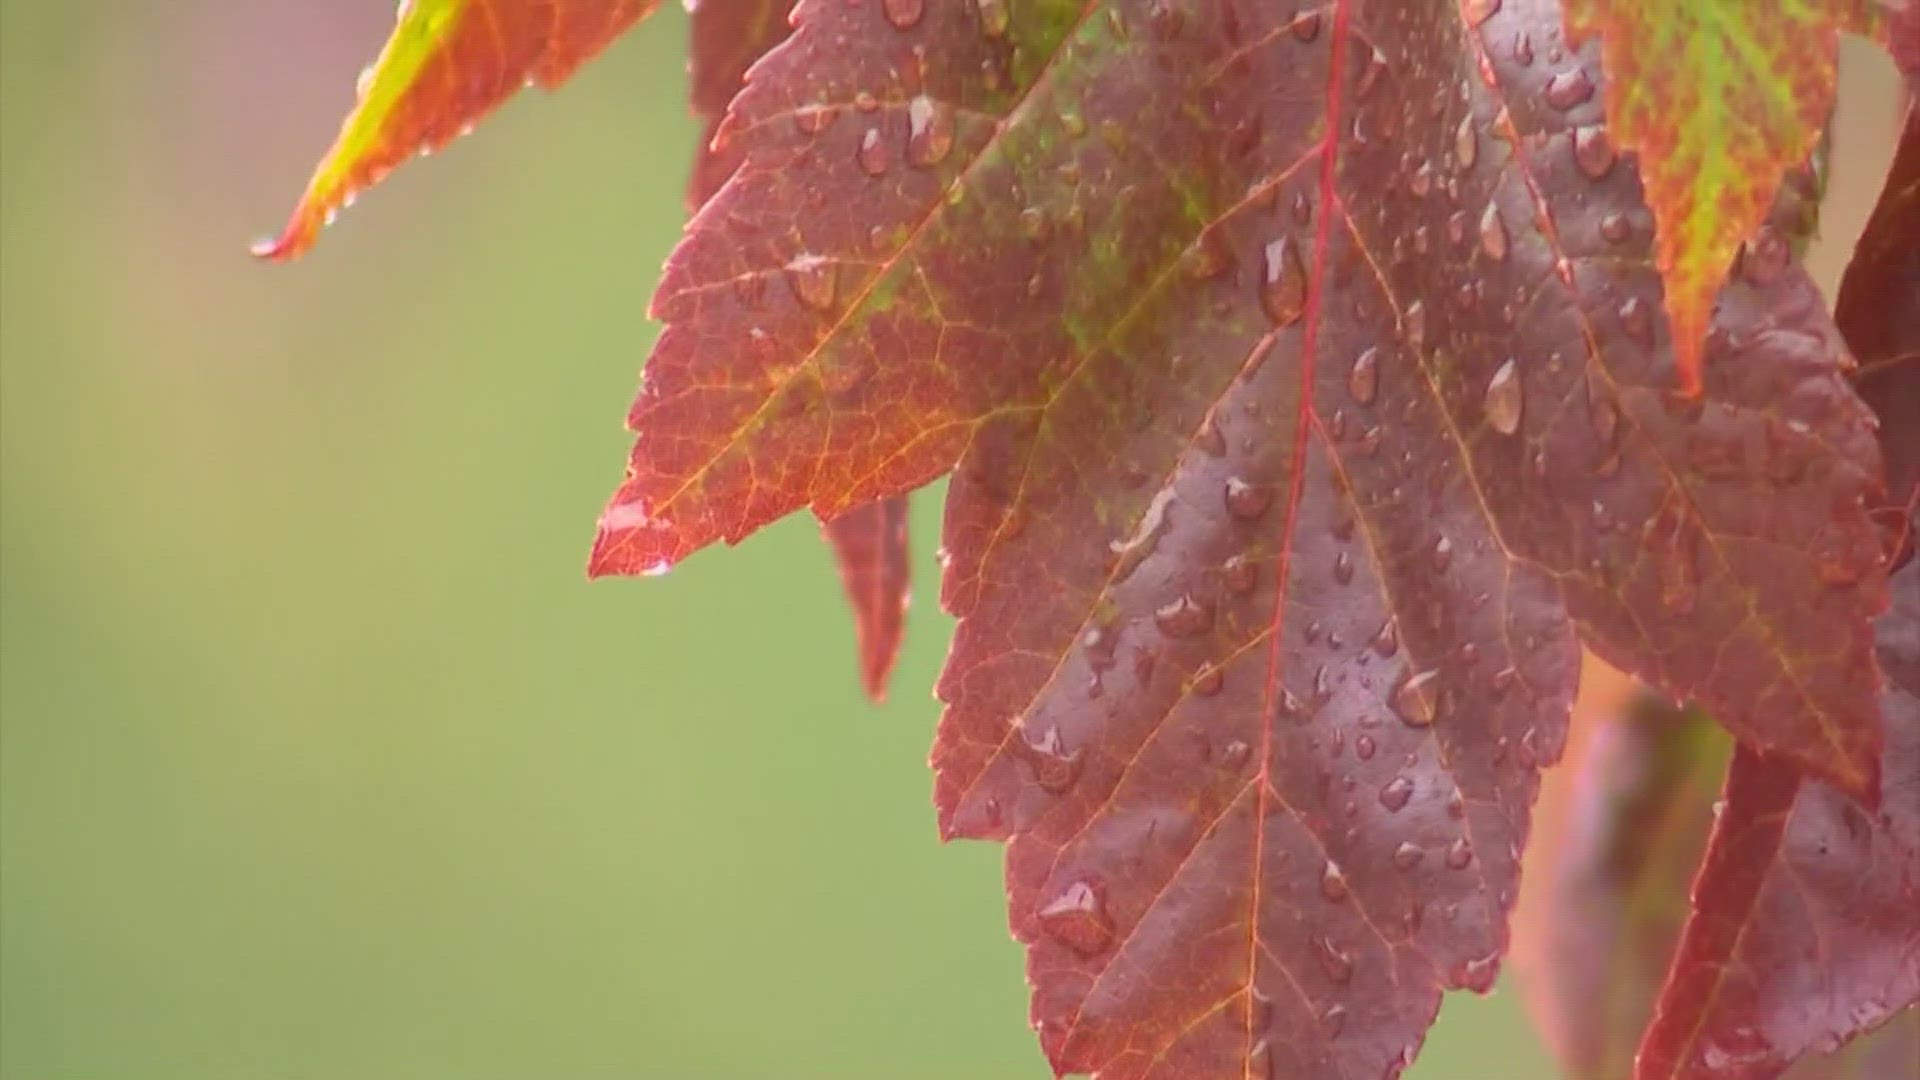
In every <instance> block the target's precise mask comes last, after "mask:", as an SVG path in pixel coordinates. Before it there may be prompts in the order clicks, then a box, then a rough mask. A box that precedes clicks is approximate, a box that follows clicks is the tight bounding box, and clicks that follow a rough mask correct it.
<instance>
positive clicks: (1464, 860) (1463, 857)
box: [1447, 837, 1473, 870]
mask: <svg viewBox="0 0 1920 1080" xmlns="http://www.w3.org/2000/svg"><path fill="white" fill-rule="evenodd" d="M1471 865H1473V845H1471V844H1469V843H1467V841H1466V838H1465V837H1462V838H1461V839H1458V840H1455V841H1454V842H1453V843H1451V844H1448V845H1447V869H1449V870H1465V869H1466V868H1467V867H1469V866H1471Z"/></svg>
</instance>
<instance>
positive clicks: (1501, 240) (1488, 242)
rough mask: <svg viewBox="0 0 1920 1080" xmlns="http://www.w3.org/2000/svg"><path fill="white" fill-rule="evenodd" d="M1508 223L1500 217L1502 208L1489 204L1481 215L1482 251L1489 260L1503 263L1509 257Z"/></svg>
mask: <svg viewBox="0 0 1920 1080" xmlns="http://www.w3.org/2000/svg"><path fill="white" fill-rule="evenodd" d="M1507 248H1508V243H1507V222H1506V219H1505V218H1502V217H1501V216H1500V207H1499V206H1498V205H1497V204H1494V203H1488V204H1487V209H1486V211H1485V212H1484V213H1482V214H1481V215H1480V250H1481V251H1484V252H1486V253H1487V258H1489V259H1492V260H1493V261H1494V262H1502V261H1504V260H1505V259H1506V257H1507Z"/></svg>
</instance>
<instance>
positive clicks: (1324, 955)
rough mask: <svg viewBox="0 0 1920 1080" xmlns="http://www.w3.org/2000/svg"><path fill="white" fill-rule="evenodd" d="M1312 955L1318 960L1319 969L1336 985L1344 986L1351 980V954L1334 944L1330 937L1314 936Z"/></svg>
mask: <svg viewBox="0 0 1920 1080" xmlns="http://www.w3.org/2000/svg"><path fill="white" fill-rule="evenodd" d="M1313 955H1314V957H1315V958H1316V959H1318V960H1319V961H1320V970H1322V971H1324V972H1326V973H1327V978H1328V979H1331V980H1332V981H1333V982H1334V983H1335V984H1336V985H1339V986H1345V985H1347V984H1348V983H1350V982H1352V981H1353V954H1352V953H1349V952H1348V951H1347V950H1345V949H1342V948H1341V947H1340V946H1338V945H1335V944H1334V943H1333V941H1332V939H1330V938H1327V937H1316V938H1314V939H1313Z"/></svg>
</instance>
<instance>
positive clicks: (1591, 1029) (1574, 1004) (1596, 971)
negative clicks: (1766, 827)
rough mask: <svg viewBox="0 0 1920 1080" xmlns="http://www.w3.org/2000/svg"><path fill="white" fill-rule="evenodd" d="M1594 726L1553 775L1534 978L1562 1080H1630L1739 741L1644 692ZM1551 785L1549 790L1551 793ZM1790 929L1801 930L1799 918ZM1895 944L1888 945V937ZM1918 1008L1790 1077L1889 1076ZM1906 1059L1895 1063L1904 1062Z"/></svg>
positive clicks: (1536, 858)
mask: <svg viewBox="0 0 1920 1080" xmlns="http://www.w3.org/2000/svg"><path fill="white" fill-rule="evenodd" d="M1584 719H1585V721H1586V722H1588V723H1590V724H1592V725H1593V729H1592V730H1591V731H1589V732H1588V734H1587V736H1586V738H1585V740H1584V741H1583V742H1582V743H1581V745H1580V747H1579V749H1577V750H1575V749H1570V750H1569V753H1568V760H1567V761H1566V762H1565V763H1564V764H1563V765H1562V767H1561V768H1560V769H1559V770H1556V775H1555V776H1554V777H1553V778H1552V779H1550V780H1549V781H1548V789H1551V788H1553V787H1555V786H1556V785H1558V786H1561V787H1564V788H1565V789H1566V790H1565V791H1564V792H1563V793H1562V794H1564V797H1565V798H1566V800H1567V803H1568V805H1566V806H1565V808H1564V814H1563V815H1562V816H1561V819H1560V823H1559V828H1558V829H1549V827H1548V825H1547V823H1546V822H1545V821H1543V822H1542V827H1541V830H1540V832H1539V834H1538V835H1536V836H1535V837H1534V840H1533V843H1532V846H1531V849H1530V850H1531V851H1532V852H1535V853H1537V854H1535V855H1530V856H1529V863H1528V868H1527V876H1528V890H1529V892H1530V893H1532V894H1533V895H1531V896H1530V898H1529V899H1527V900H1525V901H1523V904H1522V906H1523V908H1526V907H1529V906H1530V907H1531V913H1532V916H1533V918H1532V920H1531V925H1530V927H1529V933H1528V935H1527V937H1526V939H1525V940H1524V942H1522V941H1521V940H1520V938H1519V935H1518V934H1516V946H1515V948H1516V959H1518V958H1519V957H1520V956H1522V955H1525V956H1527V958H1528V960H1529V963H1528V964H1527V965H1526V970H1525V971H1524V975H1525V986H1526V989H1527V991H1528V997H1529V1001H1530V1003H1531V1004H1532V1005H1533V1006H1534V1007H1535V1013H1536V1016H1537V1018H1538V1019H1539V1021H1540V1023H1541V1025H1542V1027H1543V1028H1544V1032H1545V1034H1546V1036H1547V1039H1548V1042H1549V1044H1550V1045H1551V1046H1552V1047H1553V1049H1554V1052H1555V1055H1556V1057H1558V1059H1559V1061H1560V1064H1561V1067H1562V1068H1563V1069H1564V1070H1565V1077H1566V1080H1629V1078H1630V1077H1631V1076H1632V1074H1633V1057H1634V1052H1635V1050H1636V1049H1637V1047H1638V1045H1639V1042H1640V1035H1641V1032H1642V1031H1643V1030H1644V1029H1645V1027H1646V1024H1647V1021H1648V1020H1649V1019H1651V1018H1652V1016H1653V1009H1654V1001H1655V998H1656V996H1657V995H1658V992H1659V990H1660V986H1661V983H1662V981H1663V977H1664V976H1665V974H1666V972H1667V970H1668V968H1669V966H1670V965H1671V963H1672V960H1673V956H1674V947H1675V945H1676V944H1677V943H1678V941H1679V938H1680V933H1681V928H1682V925H1683V924H1684V922H1685V921H1686V918H1687V903H1686V897H1687V886H1688V882H1689V881H1690V880H1691V879H1692V877H1693V873H1694V870H1695V868H1696V866H1697V865H1698V864H1699V860H1700V855H1701V853H1702V852H1703V851H1704V849H1705V848H1706V844H1707V837H1708V833H1709V831H1710V830H1711V828H1712V826H1713V822H1714V817H1715V811H1714V805H1715V801H1716V800H1717V798H1718V797H1719V794H1720V788H1721V783H1722V779H1723V776H1724V774H1725V772H1726V766H1727V762H1728V759H1729V756H1730V753H1731V750H1732V747H1731V744H1730V742H1729V740H1728V739H1727V738H1726V737H1725V735H1724V734H1723V733H1721V732H1720V731H1719V730H1718V729H1717V728H1716V727H1715V725H1714V724H1713V722H1712V721H1711V720H1710V719H1708V718H1706V717H1705V716H1703V715H1701V714H1700V713H1698V712H1697V711H1690V710H1683V709H1679V708H1676V707H1674V706H1672V705H1669V704H1666V703H1664V702H1660V701H1658V700H1657V699H1654V698H1652V697H1650V696H1643V697H1642V698H1641V699H1640V700H1639V701H1638V702H1637V703H1635V704H1633V705H1632V706H1631V707H1630V708H1627V709H1623V710H1621V711H1620V712H1619V713H1618V714H1614V715H1607V714H1602V715H1598V716H1591V717H1585V718H1584ZM1546 798H1547V794H1546V791H1545V790H1543V794H1542V803H1543V805H1544V804H1545V802H1546ZM1781 929H1782V931H1784V932H1787V933H1795V934H1804V931H1803V930H1801V929H1799V928H1794V929H1792V930H1786V929H1785V928H1781ZM1890 944H1891V942H1890ZM1916 1054H1920V1010H1910V1011H1909V1012H1907V1013H1906V1014H1904V1019H1903V1020H1902V1021H1899V1022H1895V1023H1890V1024H1889V1025H1888V1026H1887V1027H1885V1028H1883V1029H1881V1030H1879V1031H1877V1032H1875V1033H1874V1035H1873V1036H1872V1037H1870V1038H1866V1039H1862V1040H1860V1041H1857V1042H1855V1043H1853V1044H1851V1045H1850V1046H1848V1047H1847V1049H1846V1051H1845V1052H1844V1053H1841V1054H1839V1055H1819V1056H1812V1057H1807V1058H1803V1059H1801V1061H1800V1062H1799V1063H1798V1064H1796V1065H1795V1066H1794V1068H1793V1069H1792V1070H1791V1071H1790V1072H1788V1073H1787V1075H1788V1077H1789V1078H1790V1080H1843V1078H1851V1080H1880V1078H1884V1077H1891V1076H1897V1075H1900V1070H1901V1069H1902V1068H1906V1067H1909V1063H1911V1062H1913V1061H1915V1060H1920V1058H1917V1057H1916V1056H1915V1055H1916ZM1896 1063H1898V1064H1896Z"/></svg>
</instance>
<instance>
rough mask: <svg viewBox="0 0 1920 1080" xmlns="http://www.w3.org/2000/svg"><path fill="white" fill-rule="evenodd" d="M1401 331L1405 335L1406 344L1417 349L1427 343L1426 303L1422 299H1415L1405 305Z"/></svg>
mask: <svg viewBox="0 0 1920 1080" xmlns="http://www.w3.org/2000/svg"><path fill="white" fill-rule="evenodd" d="M1402 322H1403V325H1402V326H1401V328H1400V329H1401V332H1402V333H1403V334H1405V335H1406V337H1407V344H1408V345H1411V346H1413V347H1414V349H1416V350H1418V349H1421V348H1423V347H1425V345H1426V344H1427V305H1426V302H1425V301H1423V300H1415V301H1414V302H1413V303H1411V304H1408V305H1407V311H1406V315H1405V316H1404V318H1403V320H1402Z"/></svg>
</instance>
